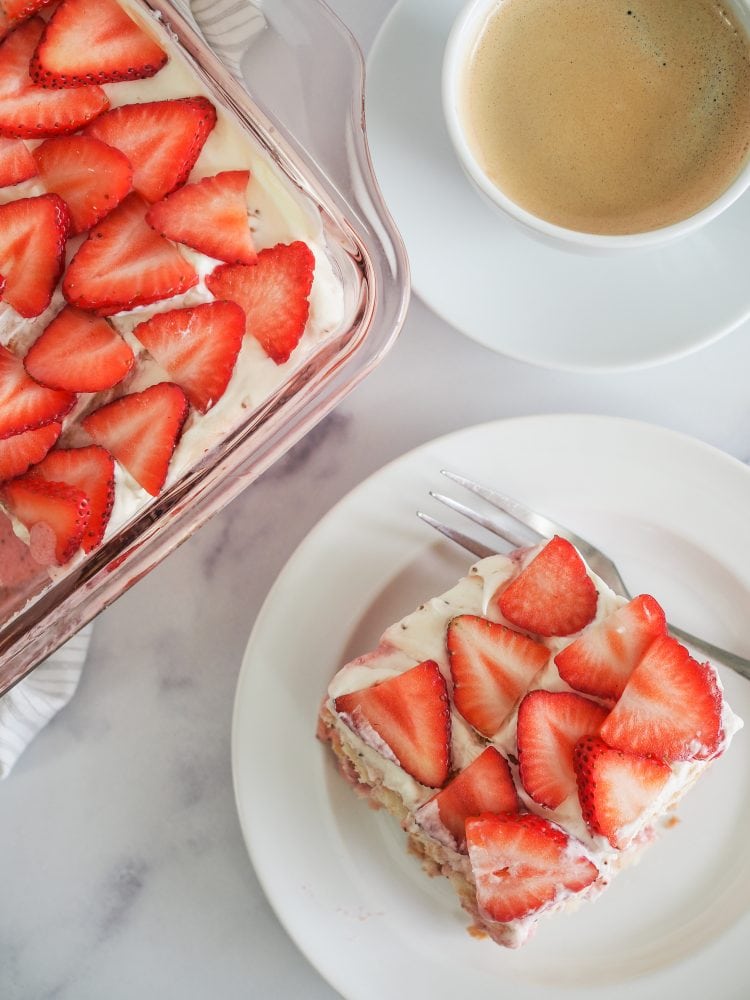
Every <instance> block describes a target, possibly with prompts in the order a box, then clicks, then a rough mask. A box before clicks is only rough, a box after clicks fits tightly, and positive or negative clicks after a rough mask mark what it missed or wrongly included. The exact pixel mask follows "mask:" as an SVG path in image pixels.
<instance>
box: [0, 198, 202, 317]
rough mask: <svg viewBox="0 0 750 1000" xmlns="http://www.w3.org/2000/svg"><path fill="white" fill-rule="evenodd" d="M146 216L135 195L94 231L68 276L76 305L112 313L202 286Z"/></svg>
mask: <svg viewBox="0 0 750 1000" xmlns="http://www.w3.org/2000/svg"><path fill="white" fill-rule="evenodd" d="M145 215H146V203H145V202H144V201H143V199H142V198H141V197H140V196H139V195H137V194H130V195H128V197H127V198H126V199H125V200H124V201H123V202H121V203H120V204H119V205H118V206H117V208H116V209H115V210H114V211H113V212H110V214H109V215H108V216H106V218H104V219H102V221H101V222H100V223H99V224H98V225H97V226H95V227H94V229H92V230H91V232H90V233H89V236H88V239H87V240H86V242H85V243H83V244H82V246H81V247H80V249H79V250H78V253H77V254H76V255H75V257H74V258H73V260H72V261H71V262H70V264H69V265H68V270H67V271H66V272H65V277H64V278H63V285H62V289H63V295H64V296H65V298H66V299H67V300H68V302H69V303H70V304H71V305H74V306H78V308H79V309H90V310H95V311H96V312H98V313H99V315H110V314H111V313H116V312H121V311H122V310H123V309H133V308H134V307H135V306H142V305H148V304H149V303H151V302H158V301H159V300H160V299H167V298H171V296H173V295H180V294H181V293H182V292H186V291H187V290H188V288H192V287H193V285H195V284H197V282H198V275H197V274H196V273H195V271H194V270H193V268H192V267H191V265H190V264H189V263H188V262H187V261H186V260H185V258H184V257H183V256H182V255H181V254H180V252H179V251H178V250H177V247H175V246H174V245H173V244H172V243H169V242H168V241H167V240H165V239H163V237H161V236H159V235H158V234H157V233H155V232H154V231H153V229H152V228H151V227H150V226H149V225H148V224H147V223H146V220H145ZM0 271H2V266H1V265H0Z"/></svg>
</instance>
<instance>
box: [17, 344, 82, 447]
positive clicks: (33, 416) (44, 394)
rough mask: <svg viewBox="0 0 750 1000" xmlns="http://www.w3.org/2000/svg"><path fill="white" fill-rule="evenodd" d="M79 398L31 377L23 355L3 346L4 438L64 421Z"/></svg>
mask: <svg viewBox="0 0 750 1000" xmlns="http://www.w3.org/2000/svg"><path fill="white" fill-rule="evenodd" d="M75 401H76V397H75V396H74V395H73V394H72V393H70V392H60V391H58V390H56V389H47V388H45V387H44V386H41V385H39V384H38V383H36V382H35V381H34V379H33V378H29V376H28V375H27V374H26V371H25V369H24V367H23V362H22V361H21V360H20V358H17V357H16V356H15V354H12V353H11V352H10V351H9V350H8V349H7V348H6V347H0V439H3V438H7V437H12V436H13V435H15V434H21V433H22V432H23V431H29V430H33V429H34V428H36V427H43V426H44V425H45V424H50V423H52V422H53V421H55V420H61V419H62V417H64V416H65V414H66V413H67V412H68V411H69V410H71V409H72V408H73V404H74V403H75Z"/></svg>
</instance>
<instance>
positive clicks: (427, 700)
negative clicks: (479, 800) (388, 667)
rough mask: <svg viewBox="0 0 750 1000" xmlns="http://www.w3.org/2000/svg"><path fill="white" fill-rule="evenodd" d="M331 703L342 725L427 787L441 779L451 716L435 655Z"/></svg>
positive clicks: (445, 773)
mask: <svg viewBox="0 0 750 1000" xmlns="http://www.w3.org/2000/svg"><path fill="white" fill-rule="evenodd" d="M335 706H336V711H337V712H338V714H339V715H340V716H341V718H342V719H343V720H344V722H345V723H346V724H347V726H349V728H350V729H352V730H353V731H354V732H355V733H357V734H358V735H359V736H360V737H361V739H363V740H364V742H365V743H367V744H368V746H371V747H372V748H373V749H374V750H376V751H377V752H378V753H379V754H381V756H384V757H386V758H387V759H388V760H392V761H393V762H394V763H395V764H397V765H398V766H399V767H401V768H403V770H404V771H406V772H407V774H410V775H411V776H412V777H413V778H415V779H416V780H417V781H419V782H420V783H421V784H423V785H426V786H427V787H428V788H440V787H441V786H442V785H444V784H445V782H446V780H447V778H448V773H449V771H450V735H451V716H450V707H449V703H448V691H447V689H446V686H445V681H444V680H443V676H442V674H441V673H440V668H439V667H438V665H437V663H435V661H434V660H425V661H424V663H418V664H417V666H415V667H412V668H411V669H410V670H406V671H405V672H404V673H403V674H398V675H397V676H396V677H390V678H389V679H388V680H385V681H381V682H380V683H379V684H374V685H373V686H372V687H368V688H364V689H363V690H361V691H353V692H352V693H351V694H344V695H340V696H339V697H338V698H336V701H335Z"/></svg>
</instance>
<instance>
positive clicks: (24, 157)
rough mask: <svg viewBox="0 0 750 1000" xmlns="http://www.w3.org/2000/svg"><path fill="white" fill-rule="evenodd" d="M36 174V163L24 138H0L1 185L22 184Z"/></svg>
mask: <svg viewBox="0 0 750 1000" xmlns="http://www.w3.org/2000/svg"><path fill="white" fill-rule="evenodd" d="M35 174H36V163H34V157H33V156H32V155H31V153H30V152H29V150H28V148H27V146H26V143H25V142H24V141H23V139H0V187H9V186H10V185H11V184H20V183H21V181H27V180H28V179H29V178H30V177H34V176H35Z"/></svg>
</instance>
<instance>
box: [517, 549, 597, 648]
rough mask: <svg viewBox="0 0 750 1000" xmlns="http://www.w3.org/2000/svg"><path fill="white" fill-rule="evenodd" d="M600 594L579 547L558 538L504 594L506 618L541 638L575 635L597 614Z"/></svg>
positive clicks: (535, 558)
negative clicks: (577, 549)
mask: <svg viewBox="0 0 750 1000" xmlns="http://www.w3.org/2000/svg"><path fill="white" fill-rule="evenodd" d="M597 598H598V595H597V592H596V587H595V586H594V583H593V581H592V580H591V578H590V576H589V575H588V573H587V572H586V567H585V565H584V563H583V560H582V559H581V557H580V556H579V555H578V553H577V552H576V550H575V548H574V547H573V546H572V545H571V544H570V542H568V541H566V540H565V539H564V538H560V537H559V536H558V535H555V537H554V538H553V539H552V540H551V541H549V542H547V544H546V545H545V546H544V548H543V549H542V550H541V552H539V553H538V555H536V556H535V557H534V558H533V559H532V560H531V562H530V563H529V564H528V566H526V568H525V569H523V570H522V571H521V573H519V575H518V576H517V577H516V579H515V580H513V582H512V583H511V584H510V585H509V586H508V587H507V588H506V589H505V590H504V591H503V592H502V594H500V598H499V606H500V610H501V612H502V613H503V616H504V617H505V618H507V619H508V621H509V622H512V623H513V624H514V625H517V626H518V627H519V628H522V629H526V631H527V632H535V633H536V634H537V635H572V634H573V633H574V632H579V631H580V630H581V629H582V628H584V627H585V626H586V625H588V623H589V622H590V621H591V620H592V619H593V617H594V615H595V614H596V602H597Z"/></svg>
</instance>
